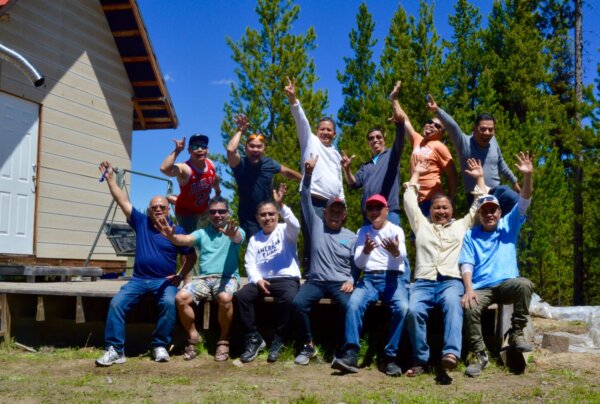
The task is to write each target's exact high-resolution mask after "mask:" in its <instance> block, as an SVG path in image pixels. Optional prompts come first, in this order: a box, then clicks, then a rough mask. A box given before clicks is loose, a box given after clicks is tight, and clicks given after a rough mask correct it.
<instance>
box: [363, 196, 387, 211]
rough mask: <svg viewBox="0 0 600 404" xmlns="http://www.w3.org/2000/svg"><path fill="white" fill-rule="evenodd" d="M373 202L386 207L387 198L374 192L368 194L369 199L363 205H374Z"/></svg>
mask: <svg viewBox="0 0 600 404" xmlns="http://www.w3.org/2000/svg"><path fill="white" fill-rule="evenodd" d="M374 204H382V205H383V206H385V207H386V208H387V207H388V204H387V200H386V199H385V197H384V196H383V195H380V194H375V195H372V196H370V197H369V199H367V202H366V203H365V206H368V205H374Z"/></svg>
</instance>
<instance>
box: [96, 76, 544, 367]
mask: <svg viewBox="0 0 600 404" xmlns="http://www.w3.org/2000/svg"><path fill="white" fill-rule="evenodd" d="M399 92H400V82H398V83H397V84H396V86H395V87H394V89H393V91H392V93H391V95H390V99H391V102H392V109H393V112H394V118H393V119H394V123H395V128H396V129H395V138H394V140H393V144H392V147H391V148H387V147H386V135H385V132H384V131H383V130H382V129H380V128H374V129H372V130H370V131H369V132H368V133H367V142H368V146H369V148H370V149H371V152H372V154H373V157H372V158H371V159H370V160H368V161H366V162H365V163H363V164H362V165H361V166H360V168H359V170H358V171H357V172H356V173H352V170H351V164H352V160H353V158H354V156H351V157H348V156H347V155H346V153H342V154H340V153H339V152H338V150H337V149H336V147H335V142H334V140H335V137H336V131H335V123H334V121H333V120H332V119H331V118H323V119H321V120H320V121H319V122H318V124H317V127H316V133H314V134H313V133H312V130H311V127H310V124H309V122H308V119H307V118H306V116H305V114H304V111H303V110H302V107H301V105H300V102H299V101H298V99H297V97H296V91H295V83H294V81H293V80H290V79H288V83H287V86H286V87H285V93H286V96H287V98H288V100H289V103H290V108H291V112H292V115H293V117H294V120H295V122H296V128H297V134H298V141H299V144H300V149H301V155H302V173H301V174H300V173H298V172H296V171H294V170H293V169H290V168H287V167H284V166H282V165H280V164H279V163H277V162H276V161H274V160H272V159H270V158H268V157H266V156H265V138H264V136H263V135H261V134H250V135H248V136H247V137H246V143H245V153H244V154H245V155H244V156H242V155H240V152H239V145H240V142H241V141H242V137H243V136H244V135H245V134H246V132H247V129H248V120H247V118H246V117H245V116H244V115H237V116H236V117H235V124H236V126H237V131H236V133H235V134H234V135H233V137H232V138H231V140H230V141H229V143H228V144H227V147H226V150H227V161H228V164H229V166H230V168H231V169H232V171H233V174H234V178H235V180H236V183H237V186H238V197H239V206H238V219H239V226H238V224H237V223H236V222H235V221H234V220H233V219H232V217H231V211H230V208H229V204H228V202H227V200H226V199H224V198H222V197H221V196H220V187H219V182H220V181H219V178H218V175H217V174H216V170H215V167H214V164H213V163H212V162H211V161H210V160H209V159H208V143H209V139H208V137H206V136H204V135H199V134H196V135H193V136H192V137H191V138H190V139H189V142H188V148H187V150H188V152H189V154H190V158H189V160H188V161H186V162H185V163H176V162H175V161H176V159H177V156H178V155H179V154H180V153H181V152H182V151H183V149H184V147H185V138H184V139H182V140H174V142H175V149H174V151H173V152H172V153H170V154H169V155H168V156H167V157H166V159H165V161H164V162H163V164H162V165H161V171H162V172H163V173H164V174H165V175H168V176H171V177H176V178H177V180H178V182H179V186H180V189H181V193H180V195H179V196H178V197H176V198H174V197H169V201H168V200H167V199H166V198H164V197H158V196H157V197H154V198H153V199H152V200H151V202H150V204H149V206H148V209H147V211H146V214H144V213H142V212H140V211H138V210H137V209H135V208H133V207H132V206H131V203H130V202H129V201H128V199H127V197H126V196H125V194H124V193H123V192H122V190H121V189H120V188H119V186H118V185H117V183H116V181H115V178H114V175H113V169H112V167H111V165H110V163H108V162H103V163H101V165H100V170H101V172H102V173H103V175H104V176H105V178H106V182H107V184H108V187H109V190H110V192H111V194H112V196H113V198H114V199H115V201H116V202H117V204H118V205H119V206H120V208H121V209H122V210H123V212H124V214H125V216H126V218H127V221H128V222H129V224H130V225H131V226H132V228H133V229H134V230H135V231H136V260H135V264H134V271H133V276H132V278H131V280H130V281H129V282H128V283H127V284H125V285H124V286H123V287H122V289H121V290H120V291H119V292H118V294H117V295H116V296H115V297H114V298H113V300H112V301H111V304H110V309H109V314H108V318H107V323H106V335H105V340H106V352H105V353H104V355H103V356H102V357H101V358H99V359H98V360H97V361H96V363H97V364H98V365H100V366H109V365H112V364H114V363H123V362H124V361H125V355H124V338H125V335H124V334H125V333H124V329H125V314H126V313H127V312H128V310H129V309H130V308H131V307H132V306H133V305H134V304H136V303H137V302H138V301H139V299H140V298H141V297H142V296H143V295H146V294H152V295H153V296H155V298H156V299H157V301H158V305H159V308H160V310H159V321H158V325H157V328H156V330H155V332H154V334H153V338H152V346H153V357H154V359H155V360H156V361H158V362H164V361H168V360H169V355H168V352H167V347H168V346H169V345H170V341H171V336H170V334H171V332H172V330H173V327H174V325H175V320H176V317H177V314H178V315H179V318H180V321H181V323H182V325H183V327H184V329H185V330H186V333H187V343H186V346H185V349H184V359H186V360H189V359H193V358H194V357H195V356H196V344H197V343H198V342H199V341H200V336H199V333H198V331H197V330H196V328H195V325H194V324H195V314H194V304H196V303H198V302H199V301H201V300H203V299H206V298H208V297H212V298H213V299H214V300H216V301H217V302H218V305H219V309H218V310H219V311H218V313H219V314H218V319H219V325H220V328H221V333H220V337H219V340H218V341H217V348H216V352H215V360H217V361H224V360H227V359H228V358H229V334H230V329H231V326H232V322H233V318H234V313H235V315H236V317H237V318H238V319H239V322H240V325H241V329H242V332H243V334H244V343H245V346H244V352H243V353H242V355H241V357H240V359H241V361H242V362H250V361H252V360H254V359H255V358H256V356H257V355H258V353H259V352H260V351H262V350H263V349H265V347H266V343H265V341H264V339H263V338H262V336H261V335H260V334H259V333H258V331H257V328H256V324H255V318H254V309H253V305H254V302H255V301H256V299H257V298H258V297H259V296H268V295H273V296H275V297H277V302H276V303H277V304H276V308H275V321H276V328H277V330H276V335H275V338H274V339H273V341H272V343H271V346H270V348H269V355H268V360H269V361H271V362H273V361H276V360H277V359H278V358H279V355H280V353H281V351H282V349H283V347H284V345H285V344H286V343H287V342H288V341H289V340H290V339H291V338H290V335H291V334H292V332H293V333H294V334H295V337H296V338H295V339H296V342H297V343H298V344H299V346H301V348H300V349H299V352H298V354H297V356H296V359H295V363H297V364H299V365H306V364H308V363H309V361H310V360H311V359H312V358H314V357H315V356H316V355H317V354H318V351H317V347H316V346H315V344H314V341H313V338H312V334H311V327H310V317H309V314H310V310H311V308H312V306H313V304H314V303H316V302H318V301H319V300H320V299H321V298H323V297H329V298H331V299H333V300H334V301H335V302H336V303H337V304H338V307H339V317H338V319H339V327H338V328H339V330H340V335H339V336H337V337H339V338H338V341H339V347H338V350H337V351H336V354H335V357H334V359H333V362H332V368H334V369H336V370H339V371H340V372H343V373H348V372H350V373H355V372H357V371H358V353H359V349H360V336H361V332H362V328H363V327H362V325H363V320H364V315H365V312H366V309H367V308H368V307H369V305H370V304H372V303H373V302H375V301H377V300H381V301H383V302H385V303H386V304H387V305H388V306H389V307H390V309H391V319H390V326H389V327H390V328H389V331H388V335H387V340H386V344H385V347H384V350H383V355H382V357H381V358H380V360H379V369H380V370H381V371H382V372H384V373H385V374H387V375H390V376H399V375H401V374H402V369H401V368H400V367H399V365H398V363H397V353H398V346H399V343H400V339H401V337H402V333H403V330H404V328H405V325H404V323H405V319H407V318H408V321H407V327H408V328H409V330H408V333H409V335H410V337H411V343H412V347H413V358H414V364H415V365H414V366H413V367H412V368H411V369H410V370H409V372H407V374H408V375H409V376H416V375H418V374H421V373H422V369H423V368H424V367H425V366H426V365H427V362H428V361H429V360H430V358H429V354H428V347H427V345H426V341H423V339H424V338H425V339H426V337H425V336H424V334H423V333H422V332H420V331H419V330H420V329H422V328H423V327H424V319H426V317H427V313H428V312H429V311H430V309H431V308H432V307H433V306H434V305H436V304H439V305H441V306H442V308H443V310H444V313H446V312H448V313H449V314H448V315H447V316H446V314H445V317H444V319H445V322H446V324H445V326H446V328H447V334H448V336H447V337H448V338H447V339H448V346H449V348H448V350H446V349H444V352H443V357H442V360H441V364H442V367H443V368H445V369H447V370H449V369H453V368H454V367H455V366H456V364H457V362H458V360H459V358H460V357H461V350H460V345H461V344H460V341H461V340H462V334H461V330H462V319H463V309H464V318H465V330H466V331H467V340H468V343H469V349H470V350H471V351H472V352H473V353H474V355H473V359H472V361H471V364H470V365H469V367H468V368H467V372H466V373H467V375H469V376H477V375H478V374H480V373H481V371H482V370H483V369H484V368H485V367H486V365H487V363H488V358H487V354H486V351H485V346H484V344H483V336H482V333H481V324H480V318H481V312H482V309H483V308H485V307H487V306H488V305H490V304H492V303H494V302H500V303H514V313H513V317H512V328H511V332H510V339H509V343H510V344H511V346H513V347H514V348H515V349H517V350H520V351H528V350H531V346H530V345H529V344H528V343H527V341H526V340H525V338H524V336H523V328H524V326H525V325H526V322H527V318H526V316H527V314H528V306H529V301H530V299H531V294H532V288H533V285H532V284H531V282H530V281H528V280H527V279H524V278H521V277H519V273H518V268H517V258H516V240H517V236H518V232H519V229H520V227H521V225H522V224H523V222H524V220H525V212H526V209H527V206H528V205H529V201H530V198H531V194H532V178H531V177H532V172H533V164H532V158H531V156H529V155H528V154H525V153H521V154H520V155H518V156H517V159H518V164H516V166H517V168H518V169H519V171H520V172H521V173H522V174H523V177H524V182H523V187H522V188H520V187H519V184H518V182H517V179H516V177H515V176H514V174H513V173H512V172H511V170H510V169H509V168H508V166H507V164H506V163H505V161H504V159H503V157H502V153H501V152H500V148H499V146H498V143H497V142H496V138H495V136H494V135H495V121H494V118H493V117H492V116H490V115H487V114H484V115H481V116H480V117H478V118H477V120H476V122H475V125H474V128H473V134H472V135H466V134H465V133H463V132H462V131H461V130H460V128H459V126H458V125H457V124H456V122H454V120H453V119H452V118H451V117H450V116H449V115H448V114H447V113H446V112H445V111H443V110H442V109H441V108H439V107H438V106H437V104H436V103H435V101H434V100H433V98H432V97H431V96H429V99H428V103H427V106H428V108H429V110H430V111H431V112H432V113H433V114H434V117H433V118H432V119H431V120H429V121H428V122H427V123H426V124H425V125H424V127H423V131H422V134H419V133H417V132H416V131H415V130H414V128H413V126H412V124H411V123H410V120H409V119H408V116H407V115H406V113H405V112H404V111H403V110H402V108H401V107H400V105H399V103H398V100H397V97H398V94H399ZM445 131H447V132H448V135H449V138H450V140H451V142H452V143H453V145H454V147H455V148H456V150H457V153H458V156H459V159H460V164H461V168H462V175H463V183H464V187H465V191H466V192H467V196H468V198H470V201H472V200H473V198H474V196H473V195H475V197H476V198H477V199H476V200H475V202H474V203H473V207H472V216H473V218H471V220H466V221H464V223H463V222H461V229H462V228H464V229H463V230H461V231H456V229H457V227H458V226H454V227H453V228H452V229H454V230H451V229H450V226H451V225H452V224H453V223H454V219H453V218H452V213H453V212H452V203H451V200H452V197H453V196H454V194H455V192H456V180H457V173H456V169H455V167H454V162H453V160H452V156H451V154H450V152H449V151H448V148H447V147H446V146H445V144H444V143H443V142H442V141H441V139H442V136H443V134H444V132H445ZM405 139H406V140H409V142H410V143H411V145H412V149H413V153H412V156H411V173H412V176H411V180H410V181H409V182H408V183H406V184H405V188H406V189H407V191H406V192H405V200H404V205H405V209H406V213H407V216H409V221H410V223H411V227H412V228H413V231H414V232H415V235H416V238H417V243H416V245H417V266H416V272H415V281H416V282H415V286H413V288H417V287H418V289H419V293H418V294H415V295H414V297H413V291H411V285H410V280H411V273H410V266H409V264H408V258H407V252H406V244H405V236H404V232H403V230H402V228H401V227H400V157H401V155H402V152H403V148H404V143H405ZM442 173H445V174H446V175H447V177H448V185H449V194H448V196H446V195H445V194H443V188H442V181H441V175H442ZM276 174H281V175H283V176H285V177H286V178H290V179H294V180H299V181H301V186H300V189H301V207H302V220H301V222H302V226H301V227H302V232H303V236H304V240H305V246H304V259H305V260H306V261H305V262H304V264H305V271H306V273H305V275H306V278H307V279H306V281H305V282H304V283H303V284H302V285H301V286H300V270H299V267H300V264H299V262H298V261H299V260H298V256H297V252H296V241H297V237H298V233H299V231H300V224H299V223H298V221H297V219H296V218H295V216H294V215H293V213H292V212H291V210H290V209H289V208H288V207H287V206H285V204H284V202H283V199H284V195H285V192H286V189H285V187H279V189H277V190H272V187H273V184H272V183H273V177H274V176H275V175H276ZM342 174H343V176H344V177H345V179H346V182H347V185H348V187H350V188H362V190H363V197H362V203H361V208H362V212H361V213H362V216H363V226H362V227H361V228H360V229H359V230H358V232H357V233H354V232H353V231H350V230H348V229H347V228H345V227H344V223H345V220H346V217H347V215H348V212H347V206H346V202H345V198H344V190H343V182H342ZM500 175H502V176H503V177H505V178H507V179H508V180H509V181H510V182H511V183H512V184H513V188H514V190H513V189H511V188H509V187H506V186H502V185H500ZM484 183H485V185H484ZM476 185H477V186H476ZM212 189H214V191H215V196H214V197H213V198H210V194H211V190H212ZM515 190H516V191H519V192H520V195H519V194H517V192H515ZM472 192H473V194H472ZM411 195H414V196H411ZM411 198H414V209H413V207H412V206H413V205H411V203H409V200H411ZM169 202H174V203H175V215H176V217H177V221H178V223H179V225H178V226H175V225H173V224H172V223H171V222H170V221H169V213H170V208H169ZM415 209H416V210H418V211H419V212H416V211H415ZM280 215H281V217H282V218H283V220H284V223H278V219H279V216H280ZM419 215H420V216H419ZM475 217H476V218H477V220H475V219H474V218H475ZM477 221H478V222H479V224H477V225H475V226H474V227H472V228H471V226H472V225H474V224H475V223H476V222H477ZM419 223H425V224H427V226H425V227H423V226H422V225H420V224H419ZM423 228H426V232H427V234H426V235H425V236H423V235H422V234H424V232H423V231H421V230H419V229H423ZM448 232H454V233H455V234H454V233H452V234H451V237H450V238H451V239H452V240H453V242H452V243H449V242H448V237H447V234H450V233H448ZM246 238H248V239H249V243H248V248H247V252H246V256H245V267H246V272H247V274H248V284H247V285H245V286H244V287H242V288H241V289H240V276H239V269H238V256H239V252H240V248H241V245H242V243H243V242H244V240H245V239H246ZM463 238H464V241H463ZM194 248H195V249H194ZM420 249H421V251H419V250H420ZM429 250H431V251H429ZM432 251H433V252H432ZM177 255H180V256H181V257H182V258H181V263H180V266H179V268H180V269H179V271H178V272H177V271H176V267H177V266H176V258H177ZM197 256H199V265H198V264H196V260H197ZM434 256H435V257H437V258H435V257H434ZM442 256H443V257H444V258H443V259H442V261H443V262H442V264H440V265H437V263H436V262H434V261H435V260H436V259H437V260H440V259H441V258H440V257H442ZM431 257H434V258H431ZM448 279H451V280H452V279H453V282H454V285H456V282H458V284H459V285H460V286H459V287H454V288H448V290H447V291H444V293H445V295H444V296H447V297H444V299H441V298H436V296H435V293H434V292H427V293H425V294H424V292H423V291H424V290H430V289H428V287H429V286H431V285H433V286H434V287H435V285H438V284H439V285H441V284H442V283H441V282H445V281H446V280H448ZM182 282H183V283H184V286H183V287H182V288H181V289H179V290H178V289H177V287H178V286H179V285H180V283H182ZM427 282H433V284H431V285H428V284H427ZM444 285H445V284H444ZM431 290H435V289H431ZM432 293H433V294H432ZM449 301H452V305H453V306H452V308H451V309H449V308H448V307H449V304H450V303H448V302H449ZM427 302H429V303H427ZM425 303H426V304H425ZM457 305H458V309H459V310H457V309H456V306H457ZM461 306H462V308H461ZM459 311H460V313H459ZM421 312H423V313H425V314H422V313H421ZM419 313H421V314H419ZM450 313H452V314H450ZM449 324H452V325H451V326H450V325H449ZM457 334H458V335H457ZM445 339H446V336H445ZM457 341H459V342H457Z"/></svg>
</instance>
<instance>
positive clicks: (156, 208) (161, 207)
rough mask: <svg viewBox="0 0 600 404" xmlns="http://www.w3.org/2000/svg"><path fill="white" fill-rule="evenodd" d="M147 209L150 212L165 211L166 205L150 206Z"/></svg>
mask: <svg viewBox="0 0 600 404" xmlns="http://www.w3.org/2000/svg"><path fill="white" fill-rule="evenodd" d="M149 208H150V209H152V210H167V205H152V206H149Z"/></svg>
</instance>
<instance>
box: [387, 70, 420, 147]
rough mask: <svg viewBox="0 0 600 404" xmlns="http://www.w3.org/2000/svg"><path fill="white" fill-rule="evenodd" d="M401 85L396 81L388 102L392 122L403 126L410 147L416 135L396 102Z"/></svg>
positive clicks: (406, 116) (398, 102)
mask: <svg viewBox="0 0 600 404" xmlns="http://www.w3.org/2000/svg"><path fill="white" fill-rule="evenodd" d="M401 85H402V82H401V81H397V82H396V85H395V86H394V89H393V90H392V92H391V93H390V101H391V102H392V111H393V118H392V119H393V121H394V122H395V123H396V124H402V123H403V124H404V128H405V132H404V133H405V136H406V138H407V139H408V141H409V142H410V144H411V145H413V144H414V136H415V134H417V131H415V128H414V127H413V126H412V124H411V123H410V119H408V115H407V114H406V112H404V110H403V109H402V107H401V106H400V101H398V94H400V87H401Z"/></svg>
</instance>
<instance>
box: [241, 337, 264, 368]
mask: <svg viewBox="0 0 600 404" xmlns="http://www.w3.org/2000/svg"><path fill="white" fill-rule="evenodd" d="M266 345H267V344H265V341H264V340H263V339H262V337H261V336H260V334H259V333H255V334H252V335H251V336H250V337H248V338H247V339H246V349H245V351H244V353H242V356H240V360H241V361H242V362H244V363H248V362H252V361H253V360H254V359H256V357H257V356H258V353H259V352H260V351H262V350H263V349H265V346H266Z"/></svg>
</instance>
